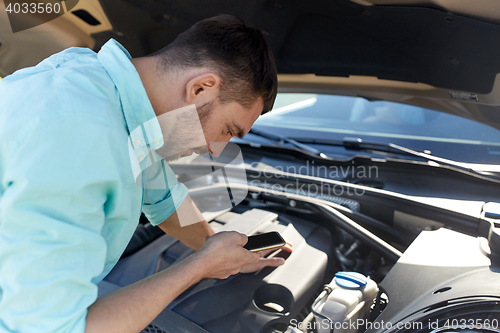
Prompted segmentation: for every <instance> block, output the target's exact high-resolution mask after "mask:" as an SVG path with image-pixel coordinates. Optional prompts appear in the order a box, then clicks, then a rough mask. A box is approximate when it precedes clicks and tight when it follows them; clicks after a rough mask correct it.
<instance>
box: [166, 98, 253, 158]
mask: <svg viewBox="0 0 500 333" xmlns="http://www.w3.org/2000/svg"><path fill="white" fill-rule="evenodd" d="M262 108H263V100H262V98H258V99H257V101H256V102H255V103H254V105H253V106H252V107H251V108H250V109H246V108H244V107H243V106H241V105H240V104H239V103H237V102H229V103H225V104H222V103H220V102H219V101H218V99H215V100H212V101H210V102H207V103H204V104H202V105H200V106H198V107H197V108H196V110H197V113H198V115H197V117H199V122H198V119H196V120H195V119H193V117H192V116H189V114H187V113H184V114H183V115H184V116H183V117H180V118H181V120H179V119H177V118H171V119H163V120H164V125H165V126H164V127H168V128H162V130H163V131H164V133H165V145H164V146H163V147H162V148H160V149H159V150H157V152H158V153H159V154H160V155H161V156H163V158H164V159H165V160H166V161H167V162H172V161H175V160H177V159H179V158H182V157H186V156H190V155H191V154H193V152H196V153H197V154H205V153H207V152H210V154H211V155H213V156H214V157H218V156H219V155H220V153H221V152H222V150H223V149H224V147H225V146H226V144H227V142H228V141H229V140H230V139H231V138H232V137H233V136H239V137H243V136H244V135H245V134H246V133H248V131H249V130H250V128H251V127H252V125H253V123H254V122H255V121H256V120H257V118H258V117H259V115H260V113H261V112H262ZM194 116H195V117H196V114H195V115H194ZM196 123H198V124H201V127H202V129H203V133H201V132H200V133H197V130H196V126H195V125H196ZM198 126H199V125H198ZM198 128H199V127H198ZM201 136H204V139H202V137H201ZM204 141H206V143H205V142H204ZM194 142H198V143H202V144H203V146H198V147H195V146H196V145H193V143H194ZM183 146H184V147H186V146H188V147H193V148H190V149H185V150H182V151H180V152H178V153H175V154H172V153H170V152H172V151H176V150H177V151H179V150H178V148H179V147H183Z"/></svg>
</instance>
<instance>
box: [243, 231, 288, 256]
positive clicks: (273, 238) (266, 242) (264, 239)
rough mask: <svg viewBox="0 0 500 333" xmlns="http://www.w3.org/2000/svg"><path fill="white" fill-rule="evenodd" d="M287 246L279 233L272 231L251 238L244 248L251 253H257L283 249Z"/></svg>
mask: <svg viewBox="0 0 500 333" xmlns="http://www.w3.org/2000/svg"><path fill="white" fill-rule="evenodd" d="M285 244H286V242H285V240H284V239H283V237H281V235H280V234H279V233H277V232H276V231H271V232H267V233H265V234H260V235H254V236H249V237H248V242H247V243H246V244H245V246H243V247H244V248H245V249H247V250H249V251H252V252H257V251H263V250H268V249H274V248H278V247H282V246H284V245H285Z"/></svg>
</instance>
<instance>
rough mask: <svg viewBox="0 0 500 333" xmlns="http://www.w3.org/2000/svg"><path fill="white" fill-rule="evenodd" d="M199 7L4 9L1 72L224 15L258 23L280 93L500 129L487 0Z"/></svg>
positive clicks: (135, 48)
mask: <svg viewBox="0 0 500 333" xmlns="http://www.w3.org/2000/svg"><path fill="white" fill-rule="evenodd" d="M200 5H201V3H200V2H199V1H195V0H187V1H159V0H147V1H143V0H100V1H97V0H80V1H79V3H78V5H77V6H76V7H75V8H74V9H73V10H72V12H73V13H74V12H75V11H77V10H79V11H80V14H79V15H78V16H77V15H73V13H71V14H70V13H68V14H66V15H63V16H61V17H59V18H58V19H55V20H53V21H51V22H49V23H46V24H43V25H41V26H38V27H35V28H32V29H29V30H26V31H21V32H18V33H15V34H12V32H11V30H10V26H9V21H8V18H7V15H6V13H5V11H1V12H2V14H1V16H0V43H2V45H1V46H0V75H2V76H5V75H7V74H10V73H12V72H13V71H15V70H17V69H19V68H22V67H25V66H29V65H33V64H36V63H37V62H38V61H40V60H41V59H43V58H44V57H46V56H48V55H50V54H51V53H54V52H57V51H59V50H61V49H64V48H66V47H70V46H84V47H90V48H93V49H94V50H98V49H99V48H100V47H101V46H102V45H103V44H104V43H105V42H106V41H107V40H108V39H109V38H115V39H116V40H117V41H119V42H120V43H122V44H123V45H124V46H125V47H126V48H127V49H128V50H129V51H130V53H131V54H132V56H134V57H138V56H143V55H146V54H148V53H151V52H154V51H157V50H158V49H160V48H162V47H163V46H165V45H167V44H168V43H170V42H171V41H173V40H174V38H175V37H176V36H177V35H178V34H179V33H180V32H182V31H184V30H186V29H187V28H189V27H190V26H191V25H192V24H194V23H195V22H197V21H198V20H201V19H203V18H206V17H210V16H214V15H217V14H220V13H227V14H232V15H235V16H238V17H241V18H243V19H244V20H245V21H246V22H248V23H250V24H252V25H256V26H258V27H260V28H261V29H262V30H263V31H264V34H265V36H266V38H267V40H268V41H269V43H270V46H271V48H272V50H273V53H274V55H275V58H276V63H277V67H278V72H279V73H280V78H279V82H280V89H281V91H302V92H317V93H322V92H324V93H334V94H335V93H338V94H343V95H353V96H361V97H366V98H368V99H370V100H376V99H384V100H389V101H396V102H402V103H407V104H412V105H416V106H421V107H426V108H431V109H435V110H440V111H444V112H448V113H452V114H456V115H459V116H462V117H466V118H470V119H474V120H476V121H479V122H482V123H485V124H488V125H490V126H494V127H496V128H500V79H499V77H500V76H499V75H498V74H499V73H500V61H499V59H500V43H498V42H497V41H498V40H500V8H499V4H498V3H497V2H495V1H494V0H482V1H474V3H473V4H472V3H471V2H470V1H468V0H454V1H445V0H428V1H422V0H396V1H394V0H353V1H348V0H335V1H320V0H311V1H302V2H298V1H284V0H279V1H258V2H248V1H246V2H244V1H238V2H235V1H220V0H217V1H211V2H210V3H209V4H208V3H203V5H202V6H200ZM81 11H85V12H86V13H87V14H89V15H81V13H82V12H81ZM89 17H90V18H89ZM96 22H97V23H96ZM35 36H36V38H34V37H35Z"/></svg>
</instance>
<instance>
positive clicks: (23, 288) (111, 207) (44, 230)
mask: <svg viewBox="0 0 500 333" xmlns="http://www.w3.org/2000/svg"><path fill="white" fill-rule="evenodd" d="M129 59H130V54H129V53H128V52H127V51H126V50H125V49H124V48H123V47H122V46H121V45H120V44H118V43H117V42H116V41H114V40H110V41H109V42H108V43H106V44H105V45H104V46H103V47H102V49H101V51H100V52H99V54H97V53H95V52H93V51H91V50H89V49H84V48H71V49H67V50H65V51H63V52H60V53H58V54H55V55H53V56H51V57H49V58H47V59H45V60H44V61H42V62H41V63H40V64H38V65H37V66H35V67H31V68H26V69H22V70H19V71H17V72H16V73H14V74H13V75H11V76H8V77H6V78H4V79H3V80H2V81H0V332H30V333H35V332H52V333H53V332H83V331H84V329H85V320H86V315H87V308H88V307H89V306H90V305H91V304H92V303H93V302H94V301H95V300H96V298H97V287H96V284H97V283H98V282H100V281H101V280H102V279H103V277H105V276H106V275H107V274H108V273H109V271H110V270H111V269H112V268H113V266H114V265H115V264H116V262H117V261H118V259H119V258H120V256H121V254H122V252H123V250H124V249H125V247H126V245H127V244H128V242H129V240H130V238H131V236H132V234H133V232H134V230H135V228H136V226H137V224H138V220H139V216H140V214H141V210H142V211H144V213H145V214H146V216H147V217H148V219H149V220H150V221H151V223H152V224H155V225H156V224H158V223H161V222H162V221H163V220H165V219H166V218H167V217H168V216H170V214H172V212H173V211H174V210H175V209H176V208H177V207H178V205H179V204H180V203H181V202H182V200H184V198H185V196H186V195H187V189H186V187H185V186H184V185H182V184H179V183H177V181H176V179H175V175H173V173H172V170H171V169H170V168H169V167H168V165H166V163H164V161H162V160H160V161H153V162H154V163H151V159H148V153H151V152H152V151H154V149H156V148H159V147H161V146H162V145H163V136H162V133H161V129H160V126H159V124H158V122H157V120H156V115H155V113H154V111H153V108H152V106H151V104H150V102H149V99H148V97H147V94H146V91H145V90H144V87H143V85H142V82H141V80H140V77H139V74H138V73H137V71H136V70H135V67H134V66H133V65H132V63H131V62H130V60H129ZM149 156H151V154H149ZM148 165H149V168H148V170H152V171H153V172H148V175H154V174H156V175H159V176H161V177H162V179H163V181H164V183H165V186H164V188H165V189H163V190H162V189H157V190H152V189H144V188H142V187H141V186H138V185H137V183H139V184H140V183H141V181H143V180H144V179H142V180H139V178H141V177H142V174H141V171H143V170H144V169H145V168H146V167H147V166H148ZM138 170H139V171H138ZM138 172H139V176H137V175H138ZM136 178H137V179H136ZM142 178H144V177H142Z"/></svg>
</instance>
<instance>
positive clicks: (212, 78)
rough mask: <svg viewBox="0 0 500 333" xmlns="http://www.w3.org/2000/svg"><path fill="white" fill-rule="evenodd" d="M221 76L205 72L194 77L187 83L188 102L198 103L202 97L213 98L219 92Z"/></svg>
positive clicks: (207, 99) (205, 99)
mask: <svg viewBox="0 0 500 333" xmlns="http://www.w3.org/2000/svg"><path fill="white" fill-rule="evenodd" d="M219 89H220V77H219V75H217V74H215V73H211V72H208V73H203V74H200V75H197V76H195V77H193V78H192V79H191V80H189V81H188V83H187V84H186V103H187V104H196V103H195V101H197V100H198V101H199V100H200V99H202V100H204V101H210V100H213V99H214V98H215V97H217V95H218V94H219Z"/></svg>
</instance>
